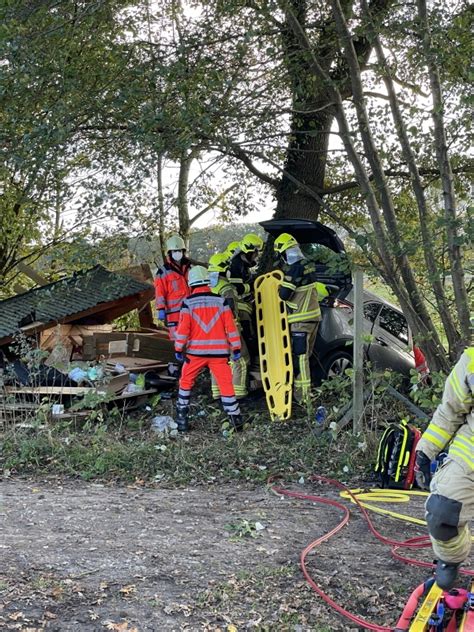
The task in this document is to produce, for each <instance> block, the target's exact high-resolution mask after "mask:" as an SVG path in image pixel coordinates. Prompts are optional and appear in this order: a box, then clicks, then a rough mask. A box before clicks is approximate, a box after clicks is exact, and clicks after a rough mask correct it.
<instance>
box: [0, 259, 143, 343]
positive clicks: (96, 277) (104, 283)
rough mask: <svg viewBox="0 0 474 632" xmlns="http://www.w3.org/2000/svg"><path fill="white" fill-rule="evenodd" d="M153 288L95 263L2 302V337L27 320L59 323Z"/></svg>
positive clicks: (8, 334) (0, 304)
mask: <svg viewBox="0 0 474 632" xmlns="http://www.w3.org/2000/svg"><path fill="white" fill-rule="evenodd" d="M150 288H151V286H150V285H149V284H147V283H142V282H140V281H136V280H135V279H133V278H132V277H128V276H126V275H122V274H117V273H115V272H110V271H109V270H106V269H105V268H103V267H102V266H96V267H95V268H92V269H91V270H87V271H85V272H79V273H76V274H74V276H72V277H68V278H65V279H62V280H60V281H56V282H55V283H50V284H49V285H43V286H42V287H38V288H35V289H33V290H30V291H29V292H25V293H24V294H18V296H13V297H12V298H8V299H6V300H4V301H0V339H1V338H5V337H7V336H12V335H13V334H14V333H16V332H17V331H18V330H19V328H20V327H22V326H24V325H26V324H27V322H33V321H40V322H43V323H49V322H52V323H58V322H61V321H63V320H64V319H66V318H68V317H70V316H73V315H74V314H79V313H80V312H84V311H86V310H88V309H91V308H93V307H96V306H98V305H100V304H101V303H110V302H111V301H115V300H117V299H121V298H126V297H127V296H133V295H134V294H139V293H140V292H145V291H147V290H148V291H149V290H150ZM25 321H26V322H25Z"/></svg>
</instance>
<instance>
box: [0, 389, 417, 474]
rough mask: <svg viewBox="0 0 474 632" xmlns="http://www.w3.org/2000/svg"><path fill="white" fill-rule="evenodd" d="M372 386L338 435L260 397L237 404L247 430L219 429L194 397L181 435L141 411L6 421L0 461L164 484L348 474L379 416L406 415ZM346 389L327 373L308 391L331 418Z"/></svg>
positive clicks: (212, 410)
mask: <svg viewBox="0 0 474 632" xmlns="http://www.w3.org/2000/svg"><path fill="white" fill-rule="evenodd" d="M349 390H350V389H349ZM374 391H375V392H374V397H373V399H371V400H370V403H369V404H368V405H367V407H366V421H365V428H366V431H365V433H364V435H363V436H359V437H356V436H354V435H353V434H352V432H351V427H350V426H348V427H347V428H346V429H345V430H344V431H343V432H341V433H340V434H339V435H338V436H337V437H336V436H335V435H334V433H333V432H331V431H327V432H324V433H323V434H321V435H320V436H318V435H317V433H315V432H314V430H315V426H314V420H313V418H312V416H308V415H306V414H305V411H304V410H301V412H300V416H299V418H298V417H297V418H295V419H292V420H291V421H289V422H271V421H270V419H269V415H268V412H267V411H266V408H265V403H264V402H263V401H260V402H258V403H256V404H247V405H244V406H243V407H242V408H243V414H244V418H245V419H246V420H248V422H249V424H248V425H247V426H246V429H245V430H244V431H243V432H242V433H234V432H230V433H226V435H227V436H225V437H224V436H223V433H222V422H223V420H224V419H225V416H224V415H223V413H222V410H221V409H220V406H218V405H216V404H215V403H212V402H209V398H208V397H207V396H205V397H202V396H201V397H199V396H196V398H195V400H194V402H195V403H194V405H193V415H192V420H191V428H192V430H191V432H190V433H189V434H188V435H185V436H179V437H177V438H176V439H172V438H169V437H167V436H161V435H158V434H155V433H153V432H152V431H151V430H150V416H148V417H147V416H146V414H141V415H140V414H134V415H127V414H120V415H118V414H117V411H115V413H114V411H113V410H112V411H109V413H108V415H107V416H104V417H101V418H100V419H96V420H89V421H87V422H86V423H85V424H84V425H83V426H82V427H81V428H78V427H77V426H76V425H74V424H73V423H64V422H63V423H61V424H56V423H54V422H47V423H44V424H42V425H41V426H39V427H36V426H33V427H30V428H28V429H25V430H19V429H15V427H13V428H10V429H9V430H7V432H6V433H4V435H3V451H2V455H1V458H2V462H1V465H2V466H3V469H4V470H6V471H7V474H9V475H12V474H15V473H21V474H31V473H39V474H48V473H49V474H63V475H68V476H73V477H78V478H82V479H84V480H92V479H98V480H117V481H126V482H130V481H136V482H141V483H157V482H159V483H162V484H166V485H167V486H181V485H187V484H196V483H207V484H213V483H215V484H219V483H223V482H229V481H241V482H253V483H265V481H266V480H267V479H268V477H269V476H270V475H271V474H275V473H284V474H285V476H286V477H288V478H289V479H293V480H295V479H296V480H298V479H301V477H303V479H305V480H306V479H307V477H308V476H309V475H310V474H312V473H316V474H324V475H326V476H332V477H336V478H340V479H342V480H349V479H353V478H354V477H359V476H365V474H366V473H367V471H368V470H369V469H370V467H371V465H372V462H373V457H374V451H375V448H376V445H377V438H378V435H377V428H378V426H379V425H380V423H381V422H382V421H384V422H386V421H390V420H393V419H396V418H398V419H399V418H400V417H402V416H406V411H404V410H403V408H400V406H401V405H399V404H397V402H395V401H394V400H392V399H390V400H388V401H387V400H386V399H384V386H383V384H378V385H377V386H375V388H374ZM349 397H350V394H348V384H347V380H333V381H331V383H327V384H326V385H325V386H324V387H322V388H320V389H316V391H315V397H314V402H313V408H314V409H315V408H316V407H317V406H319V405H321V404H324V406H325V407H326V410H327V419H326V422H327V424H328V425H330V423H331V422H332V421H336V420H337V419H338V418H339V416H340V411H341V406H342V405H343V403H344V401H345V400H346V399H347V398H349ZM167 406H168V409H167V410H162V411H161V410H155V411H154V412H153V413H152V414H160V413H161V414H170V412H171V410H172V403H171V402H167ZM387 410H390V418H389V417H388V415H387V412H386V411H387ZM297 412H298V411H295V413H296V414H297ZM295 416H296V415H295ZM378 434H379V433H378Z"/></svg>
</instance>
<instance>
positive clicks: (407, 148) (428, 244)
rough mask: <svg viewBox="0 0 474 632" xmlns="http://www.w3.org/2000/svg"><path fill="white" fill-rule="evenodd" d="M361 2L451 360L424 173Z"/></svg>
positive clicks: (453, 335)
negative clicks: (423, 181)
mask: <svg viewBox="0 0 474 632" xmlns="http://www.w3.org/2000/svg"><path fill="white" fill-rule="evenodd" d="M361 5H362V8H363V10H364V12H365V13H366V15H367V17H368V18H369V30H370V33H371V36H372V41H373V44H374V49H375V52H376V54H377V59H378V62H379V64H380V66H381V69H382V72H383V76H382V78H383V81H384V83H385V86H386V88H387V93H388V97H389V102H390V109H391V112H392V117H393V120H394V123H395V127H396V130H397V135H398V139H399V141H400V145H401V147H402V152H403V157H404V159H405V161H406V163H407V166H408V170H409V173H410V179H411V184H412V187H413V193H414V195H415V199H416V202H417V207H418V217H419V221H420V230H421V236H422V241H423V254H424V258H425V263H426V268H427V270H428V275H429V281H430V282H431V283H432V285H433V293H434V296H435V300H436V304H437V306H438V311H439V314H440V317H441V320H442V323H443V327H444V330H445V333H446V337H447V339H448V344H449V350H450V356H451V360H454V358H455V355H454V354H455V350H456V349H457V347H458V344H459V335H458V333H457V332H456V327H455V325H454V321H453V318H452V316H451V312H450V310H449V305H448V301H447V298H446V293H445V291H444V287H443V283H442V279H441V274H440V270H439V267H438V265H437V262H436V257H435V253H434V241H433V235H432V232H431V229H430V226H429V211H428V207H427V203H426V198H425V193H424V189H423V185H422V182H421V178H420V173H419V171H418V167H417V164H416V158H415V154H414V152H413V150H412V148H411V145H410V141H409V138H408V133H407V128H406V125H405V122H404V120H403V116H402V113H401V110H400V105H399V102H398V97H397V94H396V91H395V88H394V85H393V79H392V76H391V73H390V70H389V67H388V63H387V59H386V57H385V54H384V52H383V48H382V45H381V43H380V38H379V37H378V33H377V29H376V28H374V24H373V22H372V18H371V16H370V12H369V8H368V5H367V0H362V2H361Z"/></svg>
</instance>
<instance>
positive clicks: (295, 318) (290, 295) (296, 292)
mask: <svg viewBox="0 0 474 632" xmlns="http://www.w3.org/2000/svg"><path fill="white" fill-rule="evenodd" d="M284 272H285V276H284V278H283V281H282V283H281V285H280V287H279V290H278V293H279V295H280V298H281V299H282V300H283V301H285V303H286V308H287V311H288V322H289V323H290V324H292V323H305V322H313V323H314V322H316V321H318V320H321V309H320V307H319V301H318V287H317V286H318V283H317V281H316V268H315V266H314V264H313V263H311V262H309V261H307V260H306V259H301V260H299V261H297V262H295V263H293V264H291V265H290V266H286V267H285V270H284Z"/></svg>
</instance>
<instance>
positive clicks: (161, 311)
mask: <svg viewBox="0 0 474 632" xmlns="http://www.w3.org/2000/svg"><path fill="white" fill-rule="evenodd" d="M165 318H166V312H165V310H164V309H159V310H158V320H161V321H162V322H165Z"/></svg>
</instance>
